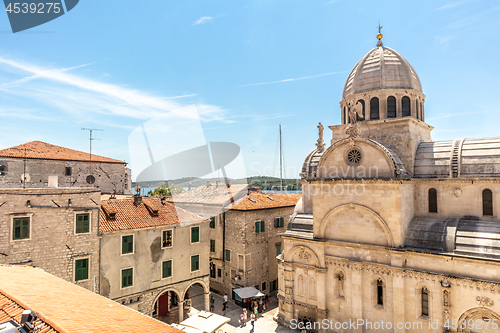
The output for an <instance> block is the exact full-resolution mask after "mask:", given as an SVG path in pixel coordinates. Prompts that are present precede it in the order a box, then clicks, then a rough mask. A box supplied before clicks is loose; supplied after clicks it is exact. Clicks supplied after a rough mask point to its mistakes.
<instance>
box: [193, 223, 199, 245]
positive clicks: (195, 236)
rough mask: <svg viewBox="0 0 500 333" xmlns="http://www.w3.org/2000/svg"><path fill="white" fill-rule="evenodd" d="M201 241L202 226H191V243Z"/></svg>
mask: <svg viewBox="0 0 500 333" xmlns="http://www.w3.org/2000/svg"><path fill="white" fill-rule="evenodd" d="M199 241H200V227H192V228H191V243H198V242H199Z"/></svg>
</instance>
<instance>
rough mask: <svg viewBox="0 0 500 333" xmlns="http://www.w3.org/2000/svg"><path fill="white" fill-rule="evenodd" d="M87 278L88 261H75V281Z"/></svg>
mask: <svg viewBox="0 0 500 333" xmlns="http://www.w3.org/2000/svg"><path fill="white" fill-rule="evenodd" d="M88 278H89V259H88V258H87V259H79V260H75V281H80V280H87V279H88Z"/></svg>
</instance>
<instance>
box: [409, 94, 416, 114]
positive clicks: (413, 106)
mask: <svg viewBox="0 0 500 333" xmlns="http://www.w3.org/2000/svg"><path fill="white" fill-rule="evenodd" d="M410 108H411V110H410V111H411V116H412V117H413V118H418V116H417V97H416V96H410Z"/></svg>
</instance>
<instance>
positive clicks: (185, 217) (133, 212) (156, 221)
mask: <svg viewBox="0 0 500 333" xmlns="http://www.w3.org/2000/svg"><path fill="white" fill-rule="evenodd" d="M101 208H102V209H101V213H100V230H101V232H111V231H119V230H129V229H139V228H147V227H157V226H162V225H171V224H177V223H186V222H199V221H203V220H204V219H203V218H202V217H200V216H198V215H195V214H192V213H190V212H188V211H186V210H184V209H182V208H180V207H175V206H174V205H173V204H172V203H170V202H167V201H164V202H163V203H162V202H161V200H160V199H159V198H155V197H143V198H142V203H141V204H138V205H136V204H134V198H133V197H131V198H127V199H110V200H105V201H101ZM155 211H156V212H157V213H155ZM113 214H114V216H113Z"/></svg>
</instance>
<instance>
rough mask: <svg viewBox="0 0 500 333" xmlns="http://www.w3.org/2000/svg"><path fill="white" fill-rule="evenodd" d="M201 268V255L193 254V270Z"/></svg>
mask: <svg viewBox="0 0 500 333" xmlns="http://www.w3.org/2000/svg"><path fill="white" fill-rule="evenodd" d="M198 270H200V256H199V255H195V256H191V272H194V271H198Z"/></svg>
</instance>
